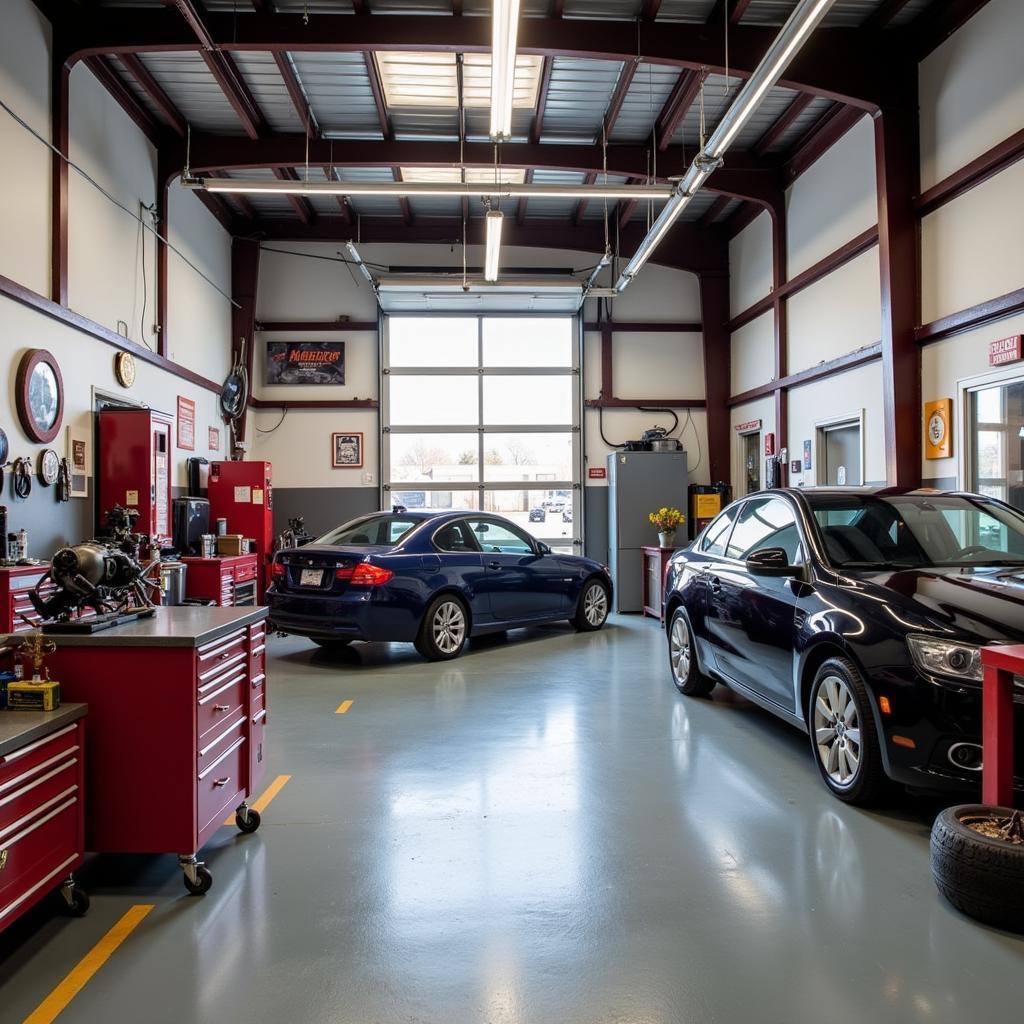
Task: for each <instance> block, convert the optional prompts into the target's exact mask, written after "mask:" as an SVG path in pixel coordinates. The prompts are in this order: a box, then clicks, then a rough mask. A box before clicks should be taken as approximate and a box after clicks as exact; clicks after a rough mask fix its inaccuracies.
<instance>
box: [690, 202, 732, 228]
mask: <svg viewBox="0 0 1024 1024" xmlns="http://www.w3.org/2000/svg"><path fill="white" fill-rule="evenodd" d="M731 202H732V197H731V196H719V197H718V198H717V199H716V200H715V201H714V202H713V203H712V204H711V205H710V206H709V207H708V208H707V210H705V211H704V213H703V215H702V216H701V218H700V220H699V221H697V223H698V224H699V225H700V226H701V227H702V228H707V227H711V225H712V224H714V223H715V221H716V220H718V218H719V216H720V215H721V213H722V211H723V210H724V209H725V208H726V207H727V206H728V205H729V204H730V203H731Z"/></svg>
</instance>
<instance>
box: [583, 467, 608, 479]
mask: <svg viewBox="0 0 1024 1024" xmlns="http://www.w3.org/2000/svg"><path fill="white" fill-rule="evenodd" d="M607 475H608V471H607V470H606V469H605V468H604V467H603V466H602V467H600V468H597V469H595V468H591V469H588V470H587V476H588V477H590V479H591V480H603V479H604V478H605V477H606V476H607Z"/></svg>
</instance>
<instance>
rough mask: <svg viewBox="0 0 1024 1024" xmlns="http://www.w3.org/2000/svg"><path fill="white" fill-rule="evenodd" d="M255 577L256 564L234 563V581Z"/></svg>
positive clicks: (242, 581) (239, 581)
mask: <svg viewBox="0 0 1024 1024" xmlns="http://www.w3.org/2000/svg"><path fill="white" fill-rule="evenodd" d="M254 579H256V564H255V563H252V564H249V565H236V566H235V582H236V583H244V582H245V581H246V580H254Z"/></svg>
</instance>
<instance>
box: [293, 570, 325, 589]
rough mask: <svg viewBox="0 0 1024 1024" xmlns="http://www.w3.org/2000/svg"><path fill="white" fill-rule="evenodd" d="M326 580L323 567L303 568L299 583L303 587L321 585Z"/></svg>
mask: <svg viewBox="0 0 1024 1024" xmlns="http://www.w3.org/2000/svg"><path fill="white" fill-rule="evenodd" d="M323 582H324V571H323V569H303V570H302V576H301V577H300V579H299V585H300V586H303V587H319V586H321V585H322V584H323Z"/></svg>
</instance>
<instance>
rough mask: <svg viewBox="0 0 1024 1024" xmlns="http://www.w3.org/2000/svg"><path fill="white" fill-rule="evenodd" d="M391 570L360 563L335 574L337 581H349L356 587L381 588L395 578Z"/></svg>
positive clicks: (368, 563) (339, 570)
mask: <svg viewBox="0 0 1024 1024" xmlns="http://www.w3.org/2000/svg"><path fill="white" fill-rule="evenodd" d="M394 575H395V574H394V573H393V572H392V571H391V570H390V569H382V568H381V567H380V566H379V565H373V563H371V562H360V563H359V564H358V565H356V566H351V565H348V566H345V567H344V568H343V569H338V570H336V571H335V573H334V577H335V579H339V580H348V582H349V583H351V584H352V586H354V587H380V586H383V585H384V584H385V583H387V582H388V580H390V579H392V578H393V577H394Z"/></svg>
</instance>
